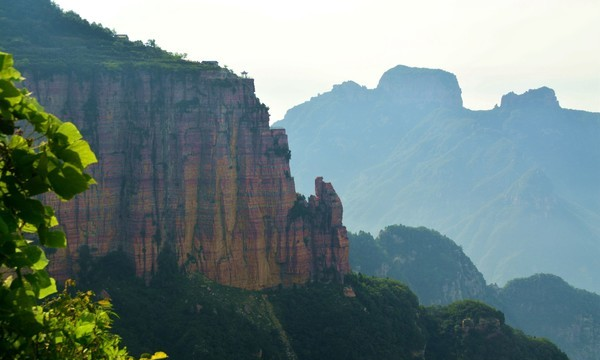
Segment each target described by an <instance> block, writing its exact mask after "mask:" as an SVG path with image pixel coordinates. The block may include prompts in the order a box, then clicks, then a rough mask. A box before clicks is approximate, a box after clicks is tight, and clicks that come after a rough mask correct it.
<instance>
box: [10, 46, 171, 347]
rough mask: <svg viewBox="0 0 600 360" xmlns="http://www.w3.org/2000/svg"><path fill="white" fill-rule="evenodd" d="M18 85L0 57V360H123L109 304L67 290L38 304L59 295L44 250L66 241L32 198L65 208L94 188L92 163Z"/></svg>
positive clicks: (71, 129)
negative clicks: (56, 201)
mask: <svg viewBox="0 0 600 360" xmlns="http://www.w3.org/2000/svg"><path fill="white" fill-rule="evenodd" d="M21 80H22V78H21V75H20V73H19V72H18V71H17V70H16V69H15V68H14V67H13V59H12V55H10V54H6V53H2V52H0V278H1V280H2V286H0V358H2V359H4V358H6V359H67V358H71V359H129V358H130V357H129V355H128V354H127V350H126V349H125V348H121V347H119V342H120V338H119V337H118V336H117V335H114V334H111V333H110V331H109V330H110V327H111V323H112V319H111V315H112V312H111V304H110V302H108V301H106V300H104V301H99V302H94V301H92V297H93V294H92V293H91V292H86V293H78V294H77V295H75V296H74V297H72V296H71V295H70V294H69V291H68V286H67V289H65V291H63V292H62V293H61V294H59V295H58V296H56V297H54V298H50V300H46V302H44V303H40V300H41V299H44V298H46V297H48V296H49V295H52V294H54V293H56V292H57V289H56V283H55V280H54V279H53V278H51V277H50V276H49V274H48V272H47V271H46V270H45V268H46V266H47V265H48V259H47V258H46V255H45V253H44V248H63V247H65V246H66V237H65V234H64V233H63V232H62V231H60V230H56V229H54V228H55V227H56V226H57V225H58V221H57V219H56V217H55V216H54V210H53V209H52V208H51V207H50V206H45V205H44V204H43V203H42V202H41V201H40V200H38V199H36V197H37V196H39V195H41V194H46V193H50V194H55V195H56V196H58V197H59V198H60V199H61V200H64V201H66V200H69V199H71V198H72V197H73V196H75V195H77V194H79V193H81V192H83V191H85V190H86V189H87V188H88V186H90V185H92V184H94V183H95V182H94V180H93V179H92V177H91V176H89V175H88V174H87V173H86V172H85V169H86V168H87V166H88V165H90V164H93V163H95V162H96V161H97V160H96V156H95V155H94V153H93V152H92V150H91V149H90V146H89V145H88V143H87V142H86V141H85V140H83V139H82V136H81V134H80V133H79V130H78V129H77V128H76V127H75V125H73V124H72V123H69V122H62V121H60V120H59V119H58V118H57V117H55V116H54V115H52V114H48V113H46V112H45V111H44V109H43V108H42V107H41V106H40V105H39V104H38V103H37V102H36V101H35V99H34V98H32V97H31V96H30V94H29V93H28V92H27V90H26V89H19V88H17V87H16V86H15V85H14V83H15V82H17V81H21ZM149 357H150V356H148V357H147V358H149ZM165 357H166V355H165V354H164V353H157V354H155V355H154V356H152V358H154V359H160V358H165Z"/></svg>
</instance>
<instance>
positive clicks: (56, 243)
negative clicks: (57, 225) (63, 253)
mask: <svg viewBox="0 0 600 360" xmlns="http://www.w3.org/2000/svg"><path fill="white" fill-rule="evenodd" d="M38 234H39V236H40V242H41V243H42V245H44V246H46V247H51V248H64V247H66V246H67V237H66V236H65V233H64V232H62V231H60V230H54V231H50V230H48V229H47V228H46V227H45V226H42V227H40V228H39V232H38Z"/></svg>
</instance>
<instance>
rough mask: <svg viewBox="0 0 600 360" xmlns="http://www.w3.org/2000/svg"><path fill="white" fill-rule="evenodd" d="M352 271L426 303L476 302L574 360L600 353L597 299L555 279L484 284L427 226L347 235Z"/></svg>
mask: <svg viewBox="0 0 600 360" xmlns="http://www.w3.org/2000/svg"><path fill="white" fill-rule="evenodd" d="M350 261H351V264H353V267H354V270H356V271H361V272H363V273H365V274H371V275H376V276H383V277H385V276H388V277H390V278H392V279H396V280H399V281H402V282H404V283H406V284H409V286H410V288H411V289H412V290H413V291H414V292H415V293H416V294H417V296H418V297H419V299H420V301H421V302H422V303H424V304H449V303H451V302H452V301H457V300H463V299H478V300H482V301H485V302H486V303H489V304H492V305H493V306H495V307H496V308H498V309H500V310H501V311H502V312H503V313H504V314H505V315H506V321H507V323H508V324H510V325H511V326H514V327H516V328H518V329H521V330H523V331H525V332H526V333H527V334H530V335H535V336H538V337H544V338H548V339H551V340H552V341H554V342H555V343H556V344H558V345H559V346H560V348H561V349H562V350H563V351H565V352H566V353H567V354H568V355H569V356H570V358H571V359H573V360H596V359H598V357H597V354H599V353H600V336H599V335H598V334H600V296H598V295H596V294H594V293H590V292H587V291H584V290H579V289H575V288H573V287H572V286H570V285H569V284H567V283H566V282H565V281H564V280H562V279H561V278H559V277H557V276H554V275H543V274H540V275H534V276H531V277H529V278H524V279H516V280H512V281H510V282H508V284H507V285H506V286H504V287H503V288H499V287H497V286H495V285H486V283H485V280H484V279H483V276H482V275H481V273H479V271H478V270H477V268H476V267H475V266H474V265H473V263H472V262H471V261H470V259H469V258H468V257H467V256H466V255H465V254H464V253H463V252H462V249H461V248H460V247H459V246H457V245H456V244H455V243H454V242H453V241H452V240H451V239H449V238H447V237H445V236H442V235H441V234H439V233H437V232H435V231H433V230H428V229H425V228H411V227H406V226H401V225H394V226H388V227H386V229H385V230H384V231H381V232H380V233H379V236H378V237H377V238H373V236H371V234H368V233H365V232H360V233H358V234H352V233H350Z"/></svg>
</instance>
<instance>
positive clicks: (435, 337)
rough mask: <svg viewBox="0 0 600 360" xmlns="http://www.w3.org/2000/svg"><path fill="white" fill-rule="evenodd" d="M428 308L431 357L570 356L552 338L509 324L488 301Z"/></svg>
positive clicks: (434, 359) (428, 352)
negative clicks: (515, 327) (527, 334)
mask: <svg viewBox="0 0 600 360" xmlns="http://www.w3.org/2000/svg"><path fill="white" fill-rule="evenodd" d="M426 311H427V316H426V319H427V320H426V323H427V325H426V328H427V331H428V334H429V336H430V338H429V339H430V341H429V342H428V343H427V350H426V356H425V358H426V359H428V360H438V359H439V360H443V359H482V360H483V359H485V360H495V359H498V360H500V359H519V360H527V359H531V360H533V359H567V356H566V355H565V354H564V353H562V352H561V351H560V350H558V349H557V348H556V346H555V345H554V344H552V343H551V342H550V341H548V340H545V339H537V338H532V337H528V336H525V335H524V334H523V333H521V332H520V331H517V330H514V329H512V328H510V327H509V326H507V325H505V324H504V315H503V314H502V313H501V312H500V311H498V310H495V309H493V308H491V307H490V306H488V305H485V304H484V303H481V302H477V301H472V300H467V301H461V302H457V303H453V304H451V305H449V306H446V307H431V308H427V310H426Z"/></svg>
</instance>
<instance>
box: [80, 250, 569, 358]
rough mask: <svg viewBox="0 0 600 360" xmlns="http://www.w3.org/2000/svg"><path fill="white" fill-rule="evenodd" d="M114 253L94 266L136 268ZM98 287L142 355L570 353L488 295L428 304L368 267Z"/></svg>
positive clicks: (164, 277) (101, 283)
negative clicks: (249, 283) (288, 284)
mask: <svg viewBox="0 0 600 360" xmlns="http://www.w3.org/2000/svg"><path fill="white" fill-rule="evenodd" d="M107 256H108V257H110V258H111V259H113V261H111V262H110V265H109V263H107V262H106V261H104V260H103V259H102V258H99V259H96V260H94V263H93V264H92V269H93V271H92V272H94V273H96V272H98V273H102V274H109V273H110V271H108V272H107V271H106V270H107V269H103V267H105V266H111V267H116V268H117V269H119V268H122V269H127V268H128V267H129V265H128V261H130V260H127V259H126V258H127V257H126V256H125V255H124V254H120V255H118V256H115V255H114V254H113V255H107ZM114 259H121V260H120V261H116V262H115V261H114ZM167 263H168V261H167ZM171 265H173V264H171ZM165 269H167V270H165ZM95 290H97V291H98V292H103V293H106V294H110V296H111V297H112V299H113V302H114V306H115V310H116V311H117V312H118V313H119V314H121V317H120V319H118V320H117V321H116V322H115V331H116V332H117V333H119V334H120V335H122V336H123V340H124V342H125V343H126V344H127V345H128V348H129V349H130V350H131V351H132V352H134V353H140V352H144V351H147V349H149V348H153V347H159V348H161V349H164V350H165V351H166V352H167V353H169V354H170V355H171V356H172V357H173V358H176V359H183V360H185V359H198V358H201V359H256V358H262V359H415V358H416V359H427V360H437V359H449V360H452V359H457V360H458V359H561V360H563V359H566V356H565V355H564V354H562V353H561V352H560V351H559V350H558V349H557V348H556V347H555V346H554V345H552V344H551V343H549V342H548V341H546V340H539V339H534V338H530V337H527V336H525V335H523V334H522V333H520V332H518V331H515V330H513V329H511V328H510V327H509V326H507V325H505V324H504V315H503V314H502V313H501V312H500V311H498V310H495V309H493V308H491V307H489V306H487V305H485V304H483V303H480V302H475V301H465V302H460V303H455V304H452V305H450V306H446V307H440V306H436V307H422V306H419V304H418V302H417V298H416V296H415V295H414V294H413V293H412V292H411V291H410V290H409V289H408V287H406V286H405V285H403V284H401V283H398V282H396V281H393V280H387V279H377V278H372V277H367V276H364V275H357V274H351V275H348V276H347V277H346V280H345V284H344V285H341V284H322V283H311V284H307V285H306V286H296V287H292V288H281V287H280V288H275V289H270V290H266V291H262V292H257V291H247V290H241V289H235V288H230V287H226V286H222V285H219V284H217V283H215V282H213V281H210V280H208V279H206V278H204V277H203V276H201V275H194V276H192V277H187V276H184V275H182V274H180V273H179V272H178V271H177V270H176V267H173V266H169V265H168V264H164V266H162V268H161V269H159V272H158V273H157V276H156V277H155V279H154V280H152V281H151V282H150V284H149V285H145V284H144V283H143V281H141V280H140V279H137V278H135V277H133V276H132V277H124V278H121V277H118V276H114V277H110V276H109V277H105V278H102V279H99V280H97V281H96V286H95Z"/></svg>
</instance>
